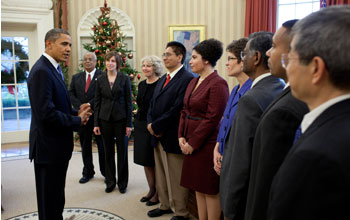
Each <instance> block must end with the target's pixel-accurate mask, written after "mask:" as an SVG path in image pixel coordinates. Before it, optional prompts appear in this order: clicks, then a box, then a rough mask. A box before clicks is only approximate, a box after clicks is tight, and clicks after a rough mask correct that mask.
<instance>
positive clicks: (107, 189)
mask: <svg viewBox="0 0 350 220" xmlns="http://www.w3.org/2000/svg"><path fill="white" fill-rule="evenodd" d="M114 188H115V185H111V186H107V187H106V189H105V192H106V193H110V192H112V191H113V190H114Z"/></svg>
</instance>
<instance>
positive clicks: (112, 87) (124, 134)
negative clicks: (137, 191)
mask: <svg viewBox="0 0 350 220" xmlns="http://www.w3.org/2000/svg"><path fill="white" fill-rule="evenodd" d="M105 64H106V70H107V73H103V74H102V75H101V76H100V77H98V78H97V81H96V93H95V117H94V123H95V127H94V133H95V134H96V135H99V134H101V135H102V139H103V144H104V148H105V160H106V164H105V166H106V180H105V183H106V190H105V191H106V192H107V193H109V192H112V191H113V190H114V188H115V186H116V170H115V156H114V155H115V148H114V144H115V143H116V144H117V160H118V164H117V167H118V188H119V192H120V193H125V192H126V187H127V185H128V179H129V169H128V145H127V142H128V137H130V133H131V127H132V101H131V85H130V80H129V77H128V76H126V75H124V74H123V73H121V72H119V70H120V66H121V57H120V55H119V54H118V53H117V52H116V51H112V52H109V53H107V54H106V56H105Z"/></svg>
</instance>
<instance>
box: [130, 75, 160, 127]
mask: <svg viewBox="0 0 350 220" xmlns="http://www.w3.org/2000/svg"><path fill="white" fill-rule="evenodd" d="M158 81H159V80H157V81H155V82H154V83H151V84H148V83H146V80H143V81H141V82H140V83H139V86H138V94H137V98H136V102H137V106H138V110H137V113H136V116H135V117H136V119H138V120H139V121H147V112H148V108H149V104H150V102H151V99H152V96H153V92H154V88H155V87H156V85H157V83H158Z"/></svg>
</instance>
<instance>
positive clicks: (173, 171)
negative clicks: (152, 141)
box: [154, 143, 189, 217]
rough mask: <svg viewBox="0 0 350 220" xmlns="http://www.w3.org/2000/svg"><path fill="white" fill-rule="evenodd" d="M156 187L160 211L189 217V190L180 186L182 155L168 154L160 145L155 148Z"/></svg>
mask: <svg viewBox="0 0 350 220" xmlns="http://www.w3.org/2000/svg"><path fill="white" fill-rule="evenodd" d="M154 159H155V171H156V187H157V190H158V196H159V201H160V209H162V210H166V209H170V208H171V209H172V210H173V211H174V213H175V215H176V216H184V217H188V216H189V211H188V209H187V203H188V194H189V190H188V189H187V188H185V187H182V186H180V180H181V173H182V165H183V159H184V156H183V155H182V154H173V153H167V152H165V151H164V150H163V147H162V145H161V144H160V143H158V145H157V147H156V148H154Z"/></svg>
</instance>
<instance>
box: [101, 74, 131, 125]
mask: <svg viewBox="0 0 350 220" xmlns="http://www.w3.org/2000/svg"><path fill="white" fill-rule="evenodd" d="M94 119H95V120H94V122H95V126H100V125H99V120H101V119H102V120H105V121H110V120H113V121H118V120H123V119H125V120H126V127H132V101H131V84H130V79H129V77H128V76H126V75H124V74H123V73H121V72H118V73H117V77H116V79H115V81H114V84H113V87H112V89H111V87H110V85H109V81H108V77H107V73H105V72H104V73H102V74H101V75H100V76H99V77H98V78H97V80H96V92H95V116H94Z"/></svg>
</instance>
